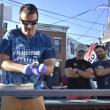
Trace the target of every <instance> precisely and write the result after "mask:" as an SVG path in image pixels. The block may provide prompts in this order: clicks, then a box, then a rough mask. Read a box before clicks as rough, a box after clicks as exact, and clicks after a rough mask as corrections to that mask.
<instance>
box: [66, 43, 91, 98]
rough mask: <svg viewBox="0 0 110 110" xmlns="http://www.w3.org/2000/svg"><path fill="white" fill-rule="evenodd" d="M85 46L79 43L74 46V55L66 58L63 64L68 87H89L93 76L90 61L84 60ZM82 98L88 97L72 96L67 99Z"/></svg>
mask: <svg viewBox="0 0 110 110" xmlns="http://www.w3.org/2000/svg"><path fill="white" fill-rule="evenodd" d="M86 50H87V49H86V47H85V46H84V45H82V44H79V45H78V46H77V48H76V57H75V58H72V59H68V60H67V61H66V65H65V68H66V69H65V72H66V76H67V80H68V81H67V87H68V89H91V84H90V79H91V78H93V70H92V65H91V63H90V62H88V61H86V60H84V55H85V53H86ZM71 98H72V99H83V98H89V97H80V96H76V97H75V96H74V97H69V99H71Z"/></svg>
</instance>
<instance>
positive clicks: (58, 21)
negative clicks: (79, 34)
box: [53, 5, 103, 24]
mask: <svg viewBox="0 0 110 110" xmlns="http://www.w3.org/2000/svg"><path fill="white" fill-rule="evenodd" d="M100 6H103V5H99V6H97V7H95V8H92V9H89V10H87V11H84V12H82V13H79V14H77V15H75V16H73V17H68V18H67V19H65V20H60V21H57V22H55V23H53V24H57V23H61V22H65V21H67V20H69V19H73V18H76V17H79V16H81V15H83V14H86V13H88V12H90V11H93V10H96V8H98V7H100Z"/></svg>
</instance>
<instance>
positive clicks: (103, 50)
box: [95, 45, 106, 60]
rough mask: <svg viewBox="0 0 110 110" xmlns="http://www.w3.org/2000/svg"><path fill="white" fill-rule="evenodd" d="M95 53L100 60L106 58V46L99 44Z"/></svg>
mask: <svg viewBox="0 0 110 110" xmlns="http://www.w3.org/2000/svg"><path fill="white" fill-rule="evenodd" d="M95 53H96V56H97V58H98V59H99V60H104V59H105V58H106V48H105V47H104V46H102V45H97V46H96V47H95Z"/></svg>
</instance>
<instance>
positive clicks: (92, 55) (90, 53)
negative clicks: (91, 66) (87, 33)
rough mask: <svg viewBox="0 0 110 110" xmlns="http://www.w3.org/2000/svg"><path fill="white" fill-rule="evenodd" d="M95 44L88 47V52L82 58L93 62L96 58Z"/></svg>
mask: <svg viewBox="0 0 110 110" xmlns="http://www.w3.org/2000/svg"><path fill="white" fill-rule="evenodd" d="M94 49H95V44H92V45H91V47H89V50H88V52H87V53H86V55H85V57H84V60H86V61H89V62H91V63H93V62H94V61H95V60H96V58H97V57H96V54H95V52H94Z"/></svg>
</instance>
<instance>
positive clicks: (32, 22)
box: [20, 19, 37, 26]
mask: <svg viewBox="0 0 110 110" xmlns="http://www.w3.org/2000/svg"><path fill="white" fill-rule="evenodd" d="M20 20H21V22H22V24H23V25H25V26H28V25H36V24H37V20H33V21H26V20H22V19H20Z"/></svg>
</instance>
